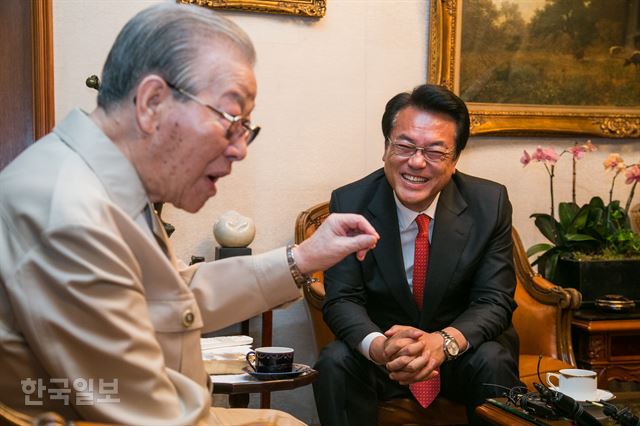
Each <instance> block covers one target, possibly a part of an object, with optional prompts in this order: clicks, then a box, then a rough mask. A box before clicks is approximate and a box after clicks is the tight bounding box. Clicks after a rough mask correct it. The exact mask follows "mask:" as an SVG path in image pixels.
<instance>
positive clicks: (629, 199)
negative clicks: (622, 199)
mask: <svg viewBox="0 0 640 426" xmlns="http://www.w3.org/2000/svg"><path fill="white" fill-rule="evenodd" d="M637 184H638V181H635V182H633V186H631V192H630V193H629V198H628V199H627V205H626V206H624V213H625V214H626V215H627V218H628V217H629V208H630V207H631V200H632V199H633V194H634V193H635V192H636V185H637Z"/></svg>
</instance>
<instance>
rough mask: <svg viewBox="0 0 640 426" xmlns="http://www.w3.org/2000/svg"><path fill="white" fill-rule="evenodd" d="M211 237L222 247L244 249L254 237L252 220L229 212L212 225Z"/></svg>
mask: <svg viewBox="0 0 640 426" xmlns="http://www.w3.org/2000/svg"><path fill="white" fill-rule="evenodd" d="M213 236H214V237H215V238H216V241H217V242H218V244H220V245H221V246H222V247H246V246H248V245H249V244H251V242H252V241H253V238H254V237H255V236H256V226H255V224H254V223H253V219H251V218H249V217H246V216H242V215H241V214H240V213H238V212H236V211H234V210H229V211H228V212H225V213H223V214H222V216H220V218H218V220H217V221H216V223H214V224H213Z"/></svg>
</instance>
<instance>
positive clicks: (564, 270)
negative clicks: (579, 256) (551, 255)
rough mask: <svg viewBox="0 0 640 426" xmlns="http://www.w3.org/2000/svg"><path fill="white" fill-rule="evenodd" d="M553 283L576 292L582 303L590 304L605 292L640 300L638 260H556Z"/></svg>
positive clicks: (639, 260) (639, 268)
mask: <svg viewBox="0 0 640 426" xmlns="http://www.w3.org/2000/svg"><path fill="white" fill-rule="evenodd" d="M555 282H556V284H558V285H561V286H563V287H572V288H575V289H577V290H578V291H580V293H582V304H583V306H593V305H594V303H595V300H596V299H597V298H599V297H601V296H604V295H605V294H620V295H622V296H624V297H626V298H628V299H631V300H635V301H636V302H640V259H623V260H580V261H578V260H571V259H559V260H558V266H557V269H556V277H555Z"/></svg>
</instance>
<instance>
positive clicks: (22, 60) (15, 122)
mask: <svg viewBox="0 0 640 426" xmlns="http://www.w3.org/2000/svg"><path fill="white" fill-rule="evenodd" d="M0 28H2V37H0V169H2V168H4V166H5V165H7V164H8V163H9V162H10V161H11V160H12V159H13V158H14V157H15V156H17V155H18V154H19V153H20V152H21V151H22V150H24V149H25V148H26V147H27V146H29V145H30V144H31V143H33V141H34V140H36V139H38V138H39V137H41V136H43V135H44V134H46V133H47V132H48V131H49V130H50V129H51V128H52V126H53V123H54V116H53V113H54V103H53V31H52V13H51V0H31V1H26V0H1V1H0Z"/></svg>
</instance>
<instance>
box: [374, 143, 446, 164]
mask: <svg viewBox="0 0 640 426" xmlns="http://www.w3.org/2000/svg"><path fill="white" fill-rule="evenodd" d="M387 142H389V146H390V147H391V149H392V150H393V147H394V146H395V147H401V146H402V147H409V146H410V147H412V148H413V152H412V153H411V154H410V155H402V154H399V153H398V152H395V151H394V152H393V153H394V154H395V155H397V156H398V157H400V158H411V157H413V156H414V155H416V154H417V153H418V152H420V155H422V158H424V159H425V161H426V162H427V163H443V162H445V161H446V160H448V159H449V158H452V157H453V151H445V152H440V151H435V150H430V149H428V147H419V146H417V145H415V144H412V143H410V142H404V143H399V142H394V141H392V140H391V139H389V138H387ZM428 153H432V154H433V153H438V154H440V156H439V157H438V158H433V159H432V158H429V154H428Z"/></svg>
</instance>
